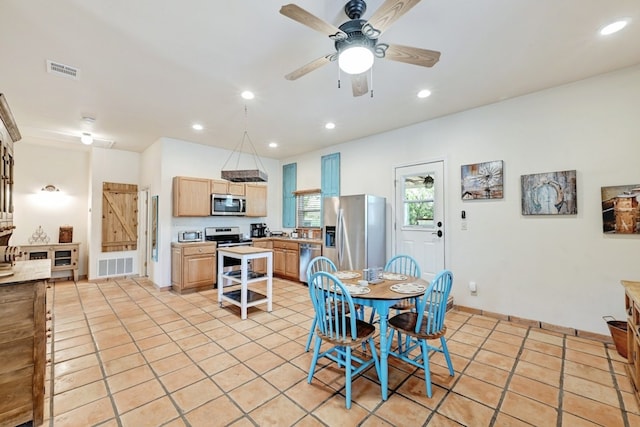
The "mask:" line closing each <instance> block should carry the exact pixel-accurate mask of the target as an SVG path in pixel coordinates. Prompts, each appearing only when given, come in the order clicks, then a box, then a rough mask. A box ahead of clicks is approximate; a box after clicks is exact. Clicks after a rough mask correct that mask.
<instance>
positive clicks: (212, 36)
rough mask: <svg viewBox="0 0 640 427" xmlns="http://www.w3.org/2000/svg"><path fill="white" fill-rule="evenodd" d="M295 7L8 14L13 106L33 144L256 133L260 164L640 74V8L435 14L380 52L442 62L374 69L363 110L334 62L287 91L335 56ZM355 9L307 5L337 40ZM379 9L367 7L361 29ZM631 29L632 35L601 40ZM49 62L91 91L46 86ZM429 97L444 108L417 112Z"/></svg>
mask: <svg viewBox="0 0 640 427" xmlns="http://www.w3.org/2000/svg"><path fill="white" fill-rule="evenodd" d="M286 1H288V0H280V1H276V0H233V1H229V0H225V1H222V0H58V1H51V0H2V1H1V2H0V92H2V93H4V94H5V96H6V97H7V100H8V102H9V105H10V107H11V109H12V111H13V114H14V117H15V119H16V121H17V123H18V127H19V129H20V131H21V133H22V134H23V139H26V138H30V139H37V138H39V137H43V136H44V137H46V138H48V139H57V140H65V139H66V140H69V138H68V137H65V135H80V133H81V132H82V131H91V132H93V133H94V134H95V135H96V137H98V138H102V139H105V140H109V141H115V144H114V145H113V146H114V148H117V149H121V150H130V151H138V152H140V151H142V150H144V149H145V148H146V147H148V146H149V145H150V144H152V143H153V142H154V141H156V140H157V139H158V138H160V137H162V136H165V137H171V138H177V139H181V140H186V141H192V142H196V143H201V144H208V145H212V146H218V147H223V148H227V149H234V147H236V146H237V145H238V144H239V143H240V142H241V140H242V135H243V132H244V130H245V127H246V129H247V131H248V135H249V136H250V139H251V141H252V143H253V145H254V146H255V148H256V150H257V152H258V154H259V155H260V156H264V157H272V158H284V157H287V156H291V155H297V154H300V153H303V152H307V151H311V150H315V149H318V148H321V147H323V146H329V145H333V144H337V143H340V142H344V141H349V140H353V139H357V138H361V137H364V136H367V135H371V134H375V133H380V132H384V131H386V130H390V129H395V128H398V127H402V126H406V125H409V124H412V123H417V122H420V121H424V120H428V119H431V118H434V117H438V116H443V115H446V114H451V113H454V112H458V111H462V110H466V109H469V108H473V107H477V106H480V105H485V104H489V103H493V102H496V101H500V100H504V99H508V98H512V97H515V96H519V95H523V94H526V93H530V92H533V91H538V90H541V89H545V88H549V87H552V86H557V85H561V84H564V83H568V82H572V81H576V80H580V79H584V78H586V77H589V76H593V75H596V74H600V73H605V72H609V71H612V70H616V69H619V68H624V67H628V66H631V65H635V64H639V63H640V43H639V41H640V1H638V0H615V1H611V0H560V1H558V0H423V1H421V2H420V3H418V4H417V5H416V6H415V7H414V8H413V9H411V10H410V11H409V12H408V13H407V14H406V15H405V16H403V17H401V18H400V19H399V20H398V21H397V22H396V23H395V24H393V26H392V27H391V28H390V29H389V30H387V31H386V32H385V33H384V34H383V35H382V36H381V37H380V41H381V42H386V43H392V44H404V45H409V46H415V47H420V48H425V49H432V50H437V51H440V52H442V56H441V58H440V62H439V63H437V64H436V65H435V66H434V67H433V68H423V67H418V66H415V65H410V64H404V63H400V62H393V61H388V60H376V63H375V65H374V69H373V89H374V97H373V98H371V97H369V96H368V95H365V96H361V97H358V98H354V97H353V96H352V94H351V88H350V84H349V79H348V78H346V79H345V78H344V77H345V76H344V75H343V85H342V86H343V87H342V88H341V89H338V88H337V78H338V71H337V70H338V68H337V64H336V63H335V62H333V63H330V64H328V65H326V66H324V67H322V68H321V69H318V70H316V71H313V72H312V73H310V74H307V75H306V76H303V77H301V78H300V79H298V80H296V81H288V80H285V79H284V75H285V74H287V73H289V72H291V71H293V70H295V69H297V68H298V67H300V66H302V65H304V64H306V63H308V62H310V61H311V60H314V59H316V58H318V57H320V56H323V55H325V54H328V53H332V52H333V51H334V48H333V42H331V41H330V40H329V39H328V38H327V37H326V36H323V35H322V34H321V33H319V32H316V31H314V30H311V29H310V28H308V27H305V26H303V25H301V24H299V23H298V22H295V21H292V20H291V19H289V18H286V17H284V16H283V15H281V14H280V13H279V9H280V7H281V6H282V5H283V4H285V2H286ZM345 2H346V0H296V1H294V3H295V4H297V5H299V6H301V7H303V8H304V9H306V10H307V11H309V12H311V13H313V14H315V15H316V16H318V17H320V18H322V19H323V20H325V21H327V22H330V23H332V24H334V25H336V26H338V25H340V24H341V23H342V22H344V21H346V20H347V19H348V18H347V17H346V16H345V15H344V13H343V11H342V9H343V7H344V3H345ZM381 4H382V0H370V1H368V10H367V12H366V13H365V15H364V17H363V18H364V19H367V18H368V17H369V16H371V14H372V13H373V12H374V11H375V10H376V9H377V8H378V6H380V5H381ZM619 18H630V19H631V21H630V24H629V25H628V26H627V28H625V29H624V30H623V31H621V32H619V33H617V34H615V35H613V36H609V37H607V38H605V37H603V36H600V35H599V34H598V30H599V28H601V27H602V26H603V25H605V24H607V23H609V22H611V21H614V20H616V19H619ZM47 60H53V61H56V62H60V63H62V64H66V65H70V66H73V67H77V68H79V69H80V77H79V79H78V80H73V79H70V78H65V77H59V76H56V75H53V74H49V73H47V72H46V61H47ZM370 86H371V82H370ZM423 88H426V89H429V90H431V91H432V93H433V94H432V96H431V97H429V98H426V99H418V98H417V97H416V93H417V92H418V90H420V89H423ZM245 89H250V90H252V91H253V92H255V94H256V98H255V99H254V100H252V101H244V100H243V99H241V98H240V96H239V94H240V92H241V91H243V90H245ZM594 102H597V99H594ZM245 104H246V106H247V114H246V115H245V109H244V107H245ZM83 116H91V117H95V119H96V120H95V123H94V124H93V125H87V124H86V123H84V122H83V121H82V117H83ZM329 120H330V121H334V122H335V123H336V129H334V130H332V131H328V130H326V129H324V127H323V125H324V123H325V121H329ZM194 122H199V123H202V124H203V125H204V126H205V129H204V130H203V131H200V132H196V131H193V130H192V129H191V125H192V123H194ZM71 140H72V141H73V143H74V144H79V142H76V141H77V138H75V137H74V138H72V139H71ZM271 141H275V142H277V143H278V144H279V147H278V148H276V149H270V148H268V147H267V143H268V142H271ZM249 148H250V147H247V145H246V143H245V150H248V149H249Z"/></svg>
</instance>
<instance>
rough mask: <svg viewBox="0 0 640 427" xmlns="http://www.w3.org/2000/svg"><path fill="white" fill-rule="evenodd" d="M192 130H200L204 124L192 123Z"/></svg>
mask: <svg viewBox="0 0 640 427" xmlns="http://www.w3.org/2000/svg"><path fill="white" fill-rule="evenodd" d="M191 127H192V128H193V130H202V129H204V126H202V125H201V124H200V123H194V124H193V125H192V126H191Z"/></svg>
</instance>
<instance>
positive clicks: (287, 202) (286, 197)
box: [282, 163, 298, 228]
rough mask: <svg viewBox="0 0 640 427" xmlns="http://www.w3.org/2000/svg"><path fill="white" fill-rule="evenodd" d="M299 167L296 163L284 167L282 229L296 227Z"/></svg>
mask: <svg viewBox="0 0 640 427" xmlns="http://www.w3.org/2000/svg"><path fill="white" fill-rule="evenodd" d="M297 176H298V167H297V164H296V163H290V164H288V165H284V166H282V227H283V228H295V227H296V196H295V195H294V194H293V192H294V191H296V186H297V181H296V180H297Z"/></svg>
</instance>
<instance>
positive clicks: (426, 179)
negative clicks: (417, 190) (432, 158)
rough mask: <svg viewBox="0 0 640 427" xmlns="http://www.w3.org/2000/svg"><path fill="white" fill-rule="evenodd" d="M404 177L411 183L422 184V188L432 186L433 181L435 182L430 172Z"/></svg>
mask: <svg viewBox="0 0 640 427" xmlns="http://www.w3.org/2000/svg"><path fill="white" fill-rule="evenodd" d="M405 179H406V180H407V181H409V182H411V183H413V184H417V185H424V188H433V183H434V182H435V180H434V179H433V177H432V176H431V175H430V174H429V175H426V176H416V177H407V178H405Z"/></svg>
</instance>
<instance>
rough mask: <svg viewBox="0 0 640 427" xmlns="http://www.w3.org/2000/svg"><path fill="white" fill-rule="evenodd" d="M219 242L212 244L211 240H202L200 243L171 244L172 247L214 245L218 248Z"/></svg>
mask: <svg viewBox="0 0 640 427" xmlns="http://www.w3.org/2000/svg"><path fill="white" fill-rule="evenodd" d="M217 244H218V242H211V241H209V240H201V241H199V242H171V246H174V247H176V246H191V245H213V246H216V245H217Z"/></svg>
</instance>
